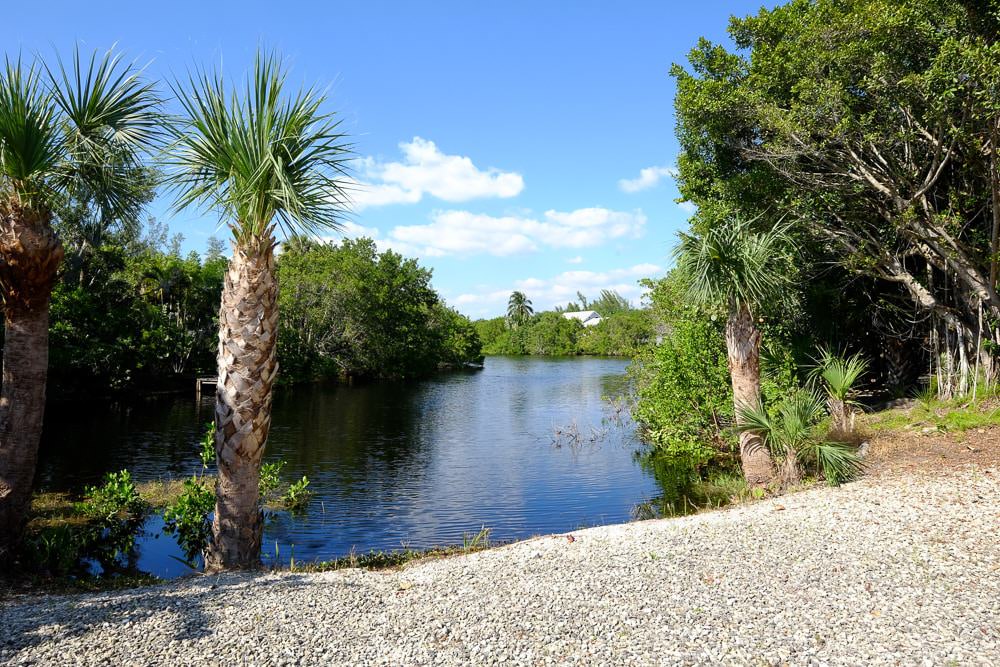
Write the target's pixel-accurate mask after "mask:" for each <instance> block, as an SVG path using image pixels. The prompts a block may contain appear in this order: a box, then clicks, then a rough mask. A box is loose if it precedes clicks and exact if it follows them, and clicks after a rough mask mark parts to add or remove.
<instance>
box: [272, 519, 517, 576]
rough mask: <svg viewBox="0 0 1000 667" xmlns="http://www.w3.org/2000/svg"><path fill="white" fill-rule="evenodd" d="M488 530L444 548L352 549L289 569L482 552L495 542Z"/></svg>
mask: <svg viewBox="0 0 1000 667" xmlns="http://www.w3.org/2000/svg"><path fill="white" fill-rule="evenodd" d="M490 532H491V531H490V529H489V528H486V527H485V526H483V528H482V529H480V531H479V532H478V533H476V534H474V535H473V534H466V535H465V536H464V537H463V538H462V544H460V545H453V546H447V547H432V548H430V549H408V548H407V549H399V550H395V551H370V552H368V553H366V554H356V553H354V552H353V551H352V552H351V553H350V554H348V555H347V556H344V557H343V558H335V559H333V560H328V561H319V562H315V563H307V564H299V563H296V564H295V566H294V567H290V568H289V569H291V570H294V571H296V572H332V571H335V570H347V569H354V568H362V569H367V570H388V569H395V568H401V567H403V566H404V565H406V564H407V563H410V562H413V561H417V560H429V559H438V558H448V557H451V556H461V555H463V554H470V553H475V552H477V551H485V550H486V549H490V548H493V547H496V546H500V545H499V544H498V543H494V542H491V541H490Z"/></svg>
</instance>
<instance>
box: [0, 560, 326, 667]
mask: <svg viewBox="0 0 1000 667" xmlns="http://www.w3.org/2000/svg"><path fill="white" fill-rule="evenodd" d="M304 579H305V577H303V576H301V575H294V574H293V575H286V576H283V577H281V578H280V579H270V580H267V581H263V580H261V579H260V578H258V577H255V576H252V575H219V576H204V577H199V578H197V579H194V580H187V581H184V582H183V583H182V584H181V585H177V584H178V583H179V582H174V583H173V584H167V585H160V586H150V587H147V588H138V589H131V590H125V591H114V592H108V593H85V594H80V595H57V596H55V595H54V596H48V595H43V596H25V597H22V598H12V599H7V600H5V601H4V603H3V604H2V606H0V663H5V662H7V661H10V660H13V659H14V658H15V657H16V656H17V654H18V653H20V652H21V651H24V650H26V649H30V648H32V647H34V646H40V645H43V644H45V643H47V642H50V641H65V640H71V639H73V638H75V637H81V636H83V635H86V634H88V633H90V632H92V631H97V632H101V633H104V634H106V635H108V636H111V637H113V636H114V634H115V632H116V630H118V629H123V628H126V627H128V626H131V625H134V624H138V623H143V622H145V621H147V620H149V619H151V618H154V617H162V618H163V622H162V623H161V624H159V625H158V626H157V627H156V628H151V629H150V630H148V631H145V630H144V635H143V637H141V638H140V640H141V641H148V642H157V641H164V640H166V641H171V640H173V641H181V642H186V641H196V640H198V639H201V638H204V637H209V636H211V635H213V634H214V633H215V631H216V629H215V627H214V623H213V621H214V612H215V610H219V609H224V608H226V607H230V606H234V605H239V604H241V603H242V602H244V601H247V600H251V599H252V598H253V597H254V596H255V595H257V594H258V593H259V591H260V587H263V586H266V587H268V588H271V589H272V590H273V589H274V588H281V589H293V588H298V587H300V586H303V585H305V583H306V582H304V581H303V580H304ZM122 639H123V640H124V639H126V637H125V636H124V635H122Z"/></svg>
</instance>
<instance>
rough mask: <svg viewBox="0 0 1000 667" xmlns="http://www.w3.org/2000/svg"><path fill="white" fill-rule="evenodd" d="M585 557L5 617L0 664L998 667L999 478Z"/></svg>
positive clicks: (86, 598) (735, 513)
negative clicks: (892, 666) (922, 666)
mask: <svg viewBox="0 0 1000 667" xmlns="http://www.w3.org/2000/svg"><path fill="white" fill-rule="evenodd" d="M573 538H574V539H573V540H572V541H571V540H569V539H567V537H566V536H550V537H543V538H538V539H534V540H529V541H526V542H521V543H518V544H514V545H510V546H507V547H503V548H500V549H495V550H491V551H485V552H480V553H477V554H472V555H468V556H462V557H456V558H451V559H445V560H438V561H429V562H424V563H416V564H412V565H411V566H409V567H407V568H405V569H404V570H402V571H387V572H385V571H384V572H363V571H357V570H351V571H342V572H331V573H324V574H300V573H286V574H280V575H274V574H272V575H262V576H257V577H249V576H231V575H230V576H220V577H199V578H196V579H188V580H185V581H183V582H179V583H174V584H169V585H164V586H156V587H151V588H146V589H140V590H133V591H125V592H114V593H104V594H91V595H78V596H52V597H32V598H17V599H14V600H7V601H5V602H2V603H0V604H3V608H2V609H0V663H9V664H15V665H24V664H44V665H56V664H123V665H124V664H130V665H131V664H136V665H148V664H165V665H188V664H198V665H213V664H219V665H234V664H253V665H264V664H267V665H270V664H316V665H328V664H384V665H410V664H454V665H467V664H503V665H507V664H530V665H536V664H549V663H579V664H594V665H606V664H636V665H640V664H710V663H723V664H786V663H787V664H796V665H799V664H820V665H822V664H829V665H834V664H837V665H860V664H902V665H912V664H928V665H943V664H961V665H991V664H998V665H1000V468H984V467H966V468H960V469H957V470H950V471H947V472H944V473H939V474H937V475H918V474H905V475H902V474H897V475H881V476H878V477H875V478H869V479H866V480H863V481H861V482H858V483H855V484H850V485H847V486H845V487H842V488H840V489H829V488H821V489H815V490H811V491H808V492H804V493H800V494H795V495H791V496H786V497H784V498H778V499H775V500H769V501H765V502H761V503H756V504H752V505H747V506H743V507H738V508H734V509H730V510H726V511H720V512H712V513H706V514H701V515H698V516H694V517H687V518H682V519H674V520H663V521H648V522H643V523H633V524H626V525H620V526H607V527H602V528H594V529H590V530H583V531H579V532H575V533H573Z"/></svg>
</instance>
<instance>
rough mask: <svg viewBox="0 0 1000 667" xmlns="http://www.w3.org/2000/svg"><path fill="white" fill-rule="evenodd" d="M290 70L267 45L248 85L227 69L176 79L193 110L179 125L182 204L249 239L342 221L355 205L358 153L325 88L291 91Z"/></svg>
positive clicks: (175, 146)
mask: <svg viewBox="0 0 1000 667" xmlns="http://www.w3.org/2000/svg"><path fill="white" fill-rule="evenodd" d="M286 76H287V74H286V71H285V70H284V68H283V66H282V63H281V61H280V59H279V58H278V57H277V56H276V55H274V54H269V55H268V54H262V53H258V54H257V57H256V59H255V61H254V69H253V73H252V76H249V77H248V78H247V80H246V82H245V85H244V89H243V91H242V92H238V91H236V90H230V89H228V88H227V85H226V83H225V81H224V80H223V78H222V76H221V74H219V73H218V72H216V73H208V72H204V71H198V72H195V73H193V74H190V75H189V76H188V80H187V82H186V83H180V82H176V83H175V84H174V85H173V86H172V87H173V91H174V94H175V96H176V97H177V99H178V100H179V102H180V104H181V107H182V109H183V116H182V117H181V118H178V119H176V120H175V121H174V122H173V123H171V124H170V131H171V134H172V139H173V141H172V142H171V145H170V147H169V149H168V151H167V154H166V158H165V161H166V164H167V169H168V172H167V179H168V182H169V184H170V186H171V188H172V190H173V191H174V193H175V203H174V206H175V208H177V209H181V208H186V207H188V206H192V205H197V206H202V207H205V208H209V209H214V210H216V211H217V212H218V213H220V215H222V216H223V218H224V219H225V221H226V223H227V224H228V225H229V226H230V228H231V229H232V231H233V234H234V237H235V238H236V239H237V241H239V242H250V241H251V240H254V239H256V240H258V241H263V240H266V239H267V238H269V237H270V235H271V234H272V232H273V229H274V227H275V225H277V226H278V227H280V228H281V229H282V231H283V232H284V234H285V236H286V237H291V236H293V235H294V234H306V235H309V236H315V235H318V234H319V233H320V232H322V231H325V230H330V229H339V228H340V220H341V218H342V216H343V214H344V212H345V210H346V209H347V207H348V196H347V192H348V187H349V183H348V178H347V175H348V174H347V165H348V161H349V160H350V159H351V157H352V153H351V146H350V145H349V144H348V143H347V142H346V135H345V134H344V133H343V132H341V131H340V121H339V120H338V119H337V118H336V117H335V116H334V114H332V113H327V112H324V111H323V110H322V107H323V105H324V103H325V102H326V96H325V94H323V93H321V92H319V91H317V90H315V89H312V88H307V89H302V90H299V91H298V92H297V93H295V94H293V95H290V96H287V95H286V94H285V83H286Z"/></svg>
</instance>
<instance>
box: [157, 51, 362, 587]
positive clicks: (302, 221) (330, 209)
mask: <svg viewBox="0 0 1000 667" xmlns="http://www.w3.org/2000/svg"><path fill="white" fill-rule="evenodd" d="M286 75H287V73H286V71H285V69H284V68H283V66H282V63H281V62H280V60H279V59H278V57H277V56H275V55H273V54H272V55H264V54H258V55H257V57H256V59H255V62H254V66H253V71H252V73H251V74H250V76H249V77H248V81H247V82H246V84H245V89H244V90H243V92H242V93H241V92H238V91H237V90H235V89H233V90H231V89H229V88H228V87H227V85H226V83H225V82H224V80H223V79H222V77H221V76H220V75H219V74H207V73H199V74H197V75H194V76H192V77H190V78H189V80H188V81H187V82H185V83H178V84H176V85H175V86H174V91H175V94H176V96H177V98H178V100H179V101H180V104H181V106H182V108H183V110H184V116H183V118H180V119H178V120H177V122H176V123H174V124H173V127H172V132H173V135H174V142H173V144H172V145H171V147H170V149H169V151H168V154H167V155H168V157H167V158H166V165H167V175H168V179H169V182H170V183H171V185H172V187H173V189H174V191H175V193H176V196H177V201H176V206H177V207H178V208H183V207H187V206H191V205H200V206H202V207H205V208H209V209H212V210H214V211H216V212H217V213H218V214H219V215H220V216H221V218H222V221H223V222H224V224H226V225H227V226H228V227H229V230H230V231H231V232H232V246H233V256H232V258H231V259H230V262H229V268H228V270H227V272H226V276H225V282H224V285H223V292H222V306H221V309H220V312H219V327H220V331H219V350H218V367H219V381H218V388H217V392H216V408H215V427H216V438H215V447H216V451H217V453H218V463H219V471H218V480H217V483H216V493H217V502H216V508H215V519H214V522H213V525H212V540H211V544H210V545H209V549H208V553H207V554H206V565H207V567H208V569H210V570H212V569H232V568H252V567H256V566H258V565H259V563H260V540H261V530H262V521H263V517H262V512H261V508H260V504H259V498H258V481H259V478H260V464H261V459H262V457H263V454H264V447H265V445H266V443H267V436H268V431H269V429H270V423H271V390H272V386H273V384H274V380H275V375H276V373H277V359H276V347H275V342H276V337H277V333H278V332H277V326H278V304H277V295H278V290H277V283H276V281H275V274H274V247H275V243H276V239H275V231H276V229H278V228H280V229H281V231H283V232H284V233H285V234H286V235H288V236H291V235H294V234H298V233H303V234H315V233H317V232H319V231H322V230H328V229H336V228H338V226H339V222H338V221H339V219H340V214H341V212H342V211H343V210H344V208H345V205H346V202H347V198H346V192H347V184H346V179H345V178H344V177H345V165H346V162H347V160H348V159H349V157H350V151H349V148H348V146H347V145H346V143H345V140H344V135H343V134H342V133H341V132H340V131H339V130H338V122H337V120H336V119H335V118H334V116H333V115H332V114H330V113H327V112H325V111H323V105H324V103H325V95H324V94H322V93H320V92H317V91H316V90H314V89H311V88H310V89H301V90H299V91H298V92H295V93H293V94H286V90H285V81H286Z"/></svg>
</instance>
